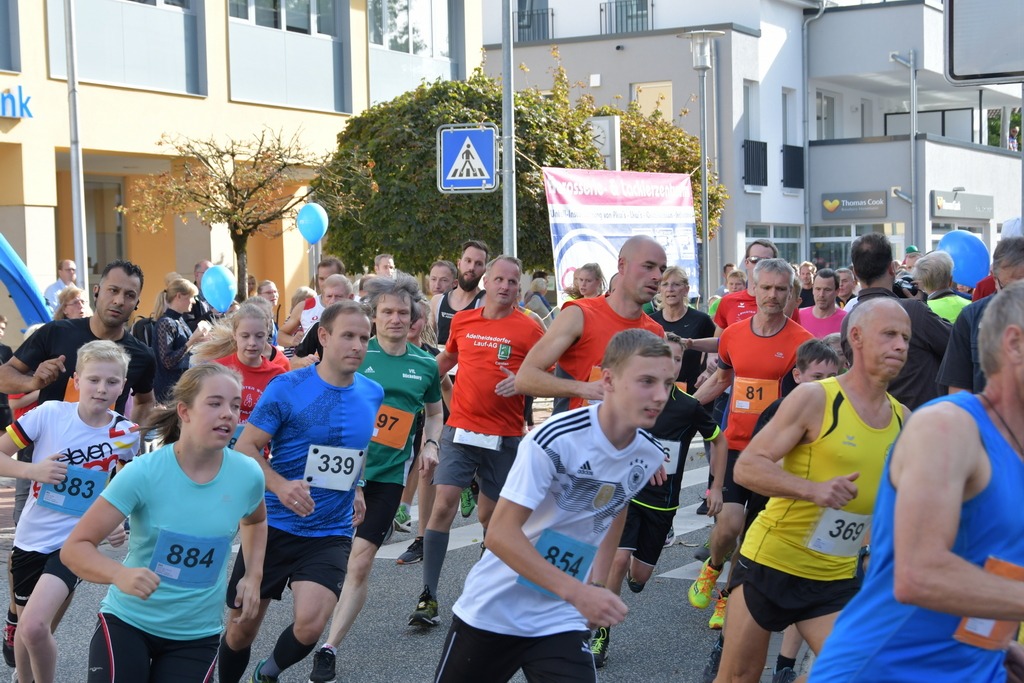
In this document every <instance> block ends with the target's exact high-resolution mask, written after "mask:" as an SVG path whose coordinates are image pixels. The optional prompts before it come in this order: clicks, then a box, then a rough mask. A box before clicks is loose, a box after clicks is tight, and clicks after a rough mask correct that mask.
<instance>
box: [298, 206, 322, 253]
mask: <svg viewBox="0 0 1024 683" xmlns="http://www.w3.org/2000/svg"><path fill="white" fill-rule="evenodd" d="M295 223H296V225H298V226H299V232H301V233H302V236H303V237H305V238H306V241H307V242H309V243H310V244H316V243H317V242H319V241H320V240H322V239H323V237H324V235H326V234H327V212H326V211H324V207H322V206H320V205H319V204H313V203H312V202H310V203H309V204H306V205H305V206H304V207H302V208H301V209H299V215H298V216H296V217H295Z"/></svg>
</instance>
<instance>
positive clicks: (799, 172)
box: [782, 145, 804, 190]
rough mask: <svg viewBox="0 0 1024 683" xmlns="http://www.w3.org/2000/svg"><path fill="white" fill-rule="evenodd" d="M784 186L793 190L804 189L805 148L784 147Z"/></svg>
mask: <svg viewBox="0 0 1024 683" xmlns="http://www.w3.org/2000/svg"><path fill="white" fill-rule="evenodd" d="M782 186H783V187H785V188H787V189H791V190H802V189H803V187H804V148H803V147H798V146H796V145H783V146H782Z"/></svg>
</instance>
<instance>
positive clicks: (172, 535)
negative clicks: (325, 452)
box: [19, 364, 267, 683]
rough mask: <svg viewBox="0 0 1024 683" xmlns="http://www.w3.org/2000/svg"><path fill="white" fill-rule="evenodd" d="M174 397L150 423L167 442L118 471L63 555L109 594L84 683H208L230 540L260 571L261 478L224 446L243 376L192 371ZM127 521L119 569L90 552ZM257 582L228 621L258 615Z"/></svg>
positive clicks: (247, 580) (214, 369)
mask: <svg viewBox="0 0 1024 683" xmlns="http://www.w3.org/2000/svg"><path fill="white" fill-rule="evenodd" d="M173 400H174V405H173V407H168V408H164V409H162V410H161V411H159V412H158V413H157V414H156V415H155V416H154V429H155V430H156V431H157V433H158V434H160V436H161V438H162V440H163V441H164V443H166V444H167V445H166V446H164V447H163V448H160V449H158V450H156V451H154V452H152V453H148V454H147V455H146V456H145V457H143V458H140V459H139V460H138V461H137V462H133V463H132V464H131V465H130V466H128V467H126V468H125V469H124V470H122V471H121V473H120V474H119V475H118V476H117V477H115V478H114V480H113V481H112V482H110V485H109V486H108V487H107V488H106V489H105V490H104V491H103V493H102V494H101V496H100V499H99V500H98V501H97V502H96V504H95V505H93V506H92V507H91V508H90V509H89V511H88V512H87V513H86V514H85V516H84V517H82V519H81V521H80V522H79V523H78V526H76V527H75V530H74V531H73V532H72V533H71V537H70V538H69V539H68V541H67V544H66V545H65V546H64V549H63V550H62V551H61V559H62V560H64V561H65V562H66V563H67V565H68V568H69V569H71V570H72V571H74V572H76V573H77V574H79V575H80V576H81V577H82V578H83V579H85V580H86V581H92V582H93V583H103V584H109V585H110V590H109V591H108V592H107V596H106V597H105V598H104V599H103V602H102V603H101V604H100V613H99V621H98V623H97V625H96V631H95V632H94V633H93V636H92V643H91V645H90V646H89V666H88V672H89V673H88V681H89V683H114V682H115V681H151V682H152V683H163V682H170V681H212V680H213V670H214V661H215V660H216V658H217V641H218V640H219V635H220V632H221V629H222V628H223V619H222V614H223V608H222V606H221V605H222V602H221V601H222V600H223V596H224V591H225V589H226V586H227V572H226V566H227V561H228V557H229V556H230V554H231V543H232V540H233V539H234V537H235V534H236V533H239V532H240V534H239V535H240V541H241V545H242V552H244V553H245V554H246V556H248V557H252V558H258V560H259V561H258V563H257V564H256V566H262V564H263V563H262V559H263V552H264V547H265V545H266V539H267V526H266V508H265V507H264V505H263V499H262V493H263V475H262V473H261V472H260V469H259V467H258V466H256V465H255V464H254V463H253V462H252V460H250V459H249V458H246V457H245V456H243V455H242V454H241V453H236V452H235V451H232V450H229V449H228V448H226V446H227V443H228V440H229V439H230V438H231V434H232V433H233V432H234V429H235V424H236V423H237V421H238V407H239V403H240V402H241V387H240V385H239V382H238V376H237V375H236V374H235V373H234V372H232V371H231V370H228V369H227V368H224V367H222V366H220V365H213V364H206V365H202V366H199V367H195V368H192V369H191V370H188V371H186V372H185V374H184V375H183V376H182V378H181V380H180V381H179V382H178V384H177V385H176V386H175V389H174V396H173ZM68 491H69V492H70V487H69V489H68ZM183 511H187V514H185V513H183ZM129 516H130V517H131V520H132V533H131V541H130V549H129V552H128V555H127V557H125V559H124V564H121V563H120V562H118V561H117V560H114V559H113V558H110V557H108V556H106V555H105V554H103V553H101V552H100V551H99V550H98V549H97V546H98V545H99V544H100V542H101V541H102V540H103V539H104V538H105V537H107V536H108V535H110V534H111V533H117V530H119V529H121V528H122V524H123V523H124V520H125V518H127V517H129ZM122 533H123V532H122ZM259 578H260V577H259V572H252V573H251V574H248V575H246V576H245V577H243V578H242V579H241V580H240V582H239V583H240V587H239V590H238V596H239V598H238V600H239V602H238V604H237V605H236V606H237V607H238V608H239V609H238V610H237V612H238V613H237V614H236V615H233V616H235V618H242V619H252V618H253V617H255V616H256V613H257V611H258V609H259V594H258V592H257V591H258V590H259ZM19 635H20V631H19ZM36 680H37V681H38V680H39V679H38V678H36Z"/></svg>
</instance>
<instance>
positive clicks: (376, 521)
mask: <svg viewBox="0 0 1024 683" xmlns="http://www.w3.org/2000/svg"><path fill="white" fill-rule="evenodd" d="M404 489H405V487H404V486H402V485H401V484H386V483H384V482H380V481H368V482H366V485H365V486H363V499H364V500H365V501H366V516H365V517H363V523H362V524H360V525H359V526H358V527H356V536H357V537H359V538H361V539H363V540H364V541H369V542H370V543H372V544H374V545H375V546H377V547H378V548H379V547H380V546H381V544H382V543H383V542H384V537H385V536H386V535H387V533H388V530H390V529H391V526H392V524H394V522H395V513H396V512H398V504H399V503H401V502H402V491H403V490H404Z"/></svg>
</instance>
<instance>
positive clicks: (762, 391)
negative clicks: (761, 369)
mask: <svg viewBox="0 0 1024 683" xmlns="http://www.w3.org/2000/svg"><path fill="white" fill-rule="evenodd" d="M778 397H779V381H778V380H775V379H753V378H751V377H737V378H736V381H735V382H733V385H732V411H733V412H734V413H753V414H755V415H760V414H761V413H763V412H764V410H765V408H767V407H768V406H770V405H771V404H772V402H773V401H775V399H777V398H778Z"/></svg>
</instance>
